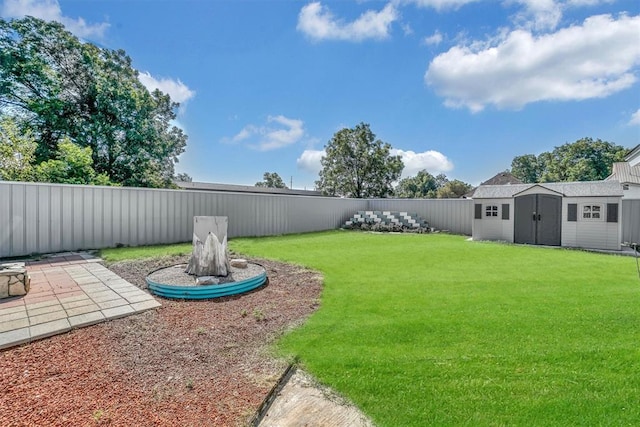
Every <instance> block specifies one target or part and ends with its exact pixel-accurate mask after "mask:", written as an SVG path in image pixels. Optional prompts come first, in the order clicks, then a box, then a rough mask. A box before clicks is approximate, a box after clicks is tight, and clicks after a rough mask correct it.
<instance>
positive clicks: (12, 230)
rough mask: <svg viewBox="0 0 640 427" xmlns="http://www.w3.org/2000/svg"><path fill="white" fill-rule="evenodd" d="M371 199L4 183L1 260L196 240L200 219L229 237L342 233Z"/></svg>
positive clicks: (0, 203) (1, 184)
mask: <svg viewBox="0 0 640 427" xmlns="http://www.w3.org/2000/svg"><path fill="white" fill-rule="evenodd" d="M367 204H368V202H367V200H358V199H337V198H329V197H312V196H289V195H274V194H248V193H227V192H210V191H187V190H158V189H144V188H121V187H97V186H80V185H61V184H42V183H22V182H7V181H0V257H12V256H21V255H28V254H32V253H49V252H60V251H68V250H81V249H97V248H106V247H113V246H117V245H130V246H140V245H151V244H163V243H177V242H187V241H191V238H192V235H193V217H194V216H196V215H211V216H215V215H220V216H228V217H229V230H228V235H229V237H238V236H265V235H277V234H285V233H301V232H309V231H321V230H330V229H335V228H338V227H339V226H340V225H341V224H342V223H343V222H344V221H346V220H347V219H348V218H349V217H350V216H351V215H352V214H353V213H354V212H355V211H358V210H366V209H367Z"/></svg>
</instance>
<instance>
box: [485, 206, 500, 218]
mask: <svg viewBox="0 0 640 427" xmlns="http://www.w3.org/2000/svg"><path fill="white" fill-rule="evenodd" d="M484 216H486V217H494V216H495V217H497V216H498V206H497V205H487V206H485V207H484Z"/></svg>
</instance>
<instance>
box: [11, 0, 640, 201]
mask: <svg viewBox="0 0 640 427" xmlns="http://www.w3.org/2000/svg"><path fill="white" fill-rule="evenodd" d="M0 15H1V16H2V17H3V18H5V19H6V18H12V17H21V16H24V15H32V16H36V17H39V18H42V19H45V20H57V21H60V22H62V23H63V24H64V25H65V26H66V27H67V29H69V30H70V31H72V32H73V33H74V34H76V35H77V36H78V37H80V38H82V39H83V40H87V41H91V42H93V43H96V44H98V45H100V46H103V47H108V48H111V49H124V50H125V51H126V52H127V53H128V54H129V56H130V57H131V58H132V59H133V65H134V67H136V68H137V69H138V70H139V71H140V79H141V81H142V82H143V83H144V84H145V85H146V86H147V87H149V88H155V87H159V88H160V89H161V90H163V91H164V92H167V93H169V94H170V95H171V96H172V98H173V99H174V100H175V101H178V102H180V103H181V108H180V112H179V117H178V123H179V124H180V126H181V127H182V128H183V129H184V130H185V131H186V133H187V134H188V135H189V140H188V143H187V148H186V151H185V153H184V154H182V155H181V156H180V162H179V163H178V164H177V166H176V170H177V172H186V173H188V174H189V175H191V176H192V177H193V179H194V181H203V182H218V183H229V184H243V185H253V184H255V183H256V182H257V181H260V180H261V179H262V175H263V173H264V172H277V173H278V174H279V175H280V176H281V177H282V178H283V179H284V180H285V182H286V183H287V184H288V185H289V183H290V182H291V181H292V182H293V187H294V188H307V189H312V188H313V186H314V181H315V180H316V179H317V172H318V170H319V167H320V158H321V156H322V150H323V147H324V146H325V144H326V143H327V142H328V141H329V140H330V139H331V137H332V136H333V134H334V133H335V132H337V131H338V130H340V129H342V128H344V127H353V126H355V125H356V124H358V123H360V122H365V123H369V124H370V125H371V129H372V131H373V132H374V133H375V134H376V135H377V137H378V138H379V139H381V140H382V141H384V142H388V143H389V144H391V146H392V147H393V148H394V149H395V150H397V153H398V154H400V155H402V157H403V160H404V162H405V171H404V173H403V176H405V177H406V176H412V175H415V174H416V173H417V172H418V171H419V170H421V169H427V170H428V171H429V172H430V173H432V174H437V173H445V174H446V175H447V177H449V178H450V179H460V180H463V181H465V182H468V183H471V184H474V185H475V184H478V183H480V182H481V181H483V180H486V179H488V178H490V177H491V176H493V175H494V174H495V173H497V172H500V171H502V170H505V169H507V168H509V167H510V164H511V160H512V159H513V157H515V156H518V155H522V154H529V153H531V154H539V153H541V152H543V151H550V150H552V149H553V148H554V147H555V146H558V145H562V144H564V143H567V142H574V141H576V140H577V139H580V138H582V137H592V138H600V139H603V140H607V141H610V142H613V143H616V144H619V145H623V146H625V147H628V148H632V147H634V146H636V145H637V144H640V82H639V79H640V2H638V1H637V0H631V1H624V0H620V1H615V0H504V1H481V0H390V1H346V0H345V1H320V2H314V1H267V0H261V1H259V0H256V1H242V0H240V1H238V0H235V1H232V0H229V1H210V0H186V1H185V0H164V1H151V0H147V1H143V0H127V1H125V0H118V1H115V0H111V1H109V0H92V1H79V0H76V1H64V0H0Z"/></svg>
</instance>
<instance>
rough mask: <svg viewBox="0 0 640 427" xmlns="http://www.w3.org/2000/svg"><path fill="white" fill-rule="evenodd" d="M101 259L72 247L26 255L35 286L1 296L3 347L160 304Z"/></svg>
mask: <svg viewBox="0 0 640 427" xmlns="http://www.w3.org/2000/svg"><path fill="white" fill-rule="evenodd" d="M97 261H100V259H99V258H95V257H93V256H91V255H90V254H87V253H70V252H67V253H63V254H56V255H51V256H47V257H45V258H43V259H41V260H36V261H26V262H25V266H26V268H27V271H28V273H29V276H30V277H31V290H30V291H29V293H28V294H27V295H25V296H22V297H14V298H6V299H2V300H0V349H2V348H7V347H11V346H15V345H19V344H23V343H26V342H29V341H33V340H37V339H41V338H45V337H48V336H51V335H55V334H59V333H63V332H67V331H69V330H71V329H72V328H79V327H83V326H88V325H93V324H95V323H99V322H103V321H106V320H109V319H114V318H118V317H123V316H127V315H130V314H134V313H139V312H142V311H145V310H149V309H152V308H155V307H159V306H160V303H159V302H158V301H156V299H155V298H154V297H153V296H151V295H150V294H148V293H147V292H144V291H143V290H141V289H139V288H138V287H136V286H135V285H133V284H131V283H129V282H127V281H126V280H124V279H122V278H121V277H119V276H118V275H117V274H115V273H113V272H112V271H110V270H108V269H107V268H106V267H104V266H103V265H101V264H99V263H98V262H97Z"/></svg>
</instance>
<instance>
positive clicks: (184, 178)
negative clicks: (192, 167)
mask: <svg viewBox="0 0 640 427" xmlns="http://www.w3.org/2000/svg"><path fill="white" fill-rule="evenodd" d="M176 181H178V182H193V178H191V175H189V174H188V173H179V174H177V175H176Z"/></svg>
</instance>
